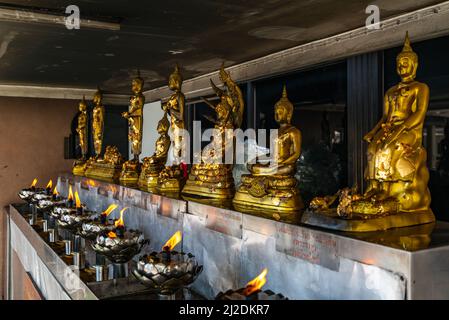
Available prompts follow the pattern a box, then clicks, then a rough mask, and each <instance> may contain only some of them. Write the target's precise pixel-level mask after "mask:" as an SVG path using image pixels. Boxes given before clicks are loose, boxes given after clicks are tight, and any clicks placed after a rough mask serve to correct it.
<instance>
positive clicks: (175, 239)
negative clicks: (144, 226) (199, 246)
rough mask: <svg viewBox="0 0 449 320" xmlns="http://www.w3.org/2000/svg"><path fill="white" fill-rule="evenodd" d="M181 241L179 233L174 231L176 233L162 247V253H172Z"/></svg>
mask: <svg viewBox="0 0 449 320" xmlns="http://www.w3.org/2000/svg"><path fill="white" fill-rule="evenodd" d="M181 240H182V233H181V231H176V233H175V234H174V235H173V236H172V237H171V238H170V239H168V241H167V242H166V243H165V244H164V246H163V247H162V251H172V250H173V249H174V248H175V247H176V245H177V244H178V243H180V242H181Z"/></svg>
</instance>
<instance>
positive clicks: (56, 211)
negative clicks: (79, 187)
mask: <svg viewBox="0 0 449 320" xmlns="http://www.w3.org/2000/svg"><path fill="white" fill-rule="evenodd" d="M82 206H83V210H84V211H86V210H87V209H86V206H85V205H84V204H83V205H82ZM69 213H72V214H76V208H75V207H69V206H68V205H67V202H66V201H65V200H64V201H61V204H59V205H55V206H54V207H53V209H52V210H51V211H50V216H52V217H53V218H55V219H57V220H58V219H59V217H60V216H61V215H62V214H69Z"/></svg>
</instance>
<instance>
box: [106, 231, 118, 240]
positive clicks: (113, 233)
mask: <svg viewBox="0 0 449 320" xmlns="http://www.w3.org/2000/svg"><path fill="white" fill-rule="evenodd" d="M108 237H109V238H111V239H114V238H117V234H116V233H115V232H113V231H109V233H108Z"/></svg>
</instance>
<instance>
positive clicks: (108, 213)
mask: <svg viewBox="0 0 449 320" xmlns="http://www.w3.org/2000/svg"><path fill="white" fill-rule="evenodd" d="M117 207H118V205H116V204H115V203H113V204H111V205H110V206H109V207H108V208H107V209H106V210H104V211H103V214H104V215H105V216H106V217H107V216H109V215H110V214H111V212H112V211H114V210H115V209H116V208H117Z"/></svg>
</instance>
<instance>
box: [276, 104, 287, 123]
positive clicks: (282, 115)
mask: <svg viewBox="0 0 449 320" xmlns="http://www.w3.org/2000/svg"><path fill="white" fill-rule="evenodd" d="M274 119H275V120H276V122H277V123H281V124H282V123H288V111H287V109H286V108H285V107H284V106H282V105H280V106H276V107H275V109H274Z"/></svg>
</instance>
